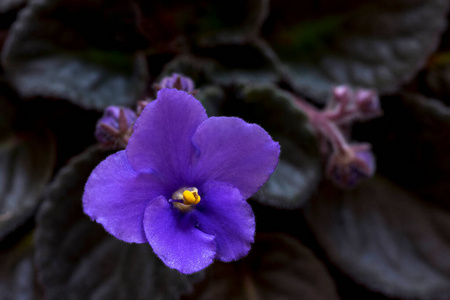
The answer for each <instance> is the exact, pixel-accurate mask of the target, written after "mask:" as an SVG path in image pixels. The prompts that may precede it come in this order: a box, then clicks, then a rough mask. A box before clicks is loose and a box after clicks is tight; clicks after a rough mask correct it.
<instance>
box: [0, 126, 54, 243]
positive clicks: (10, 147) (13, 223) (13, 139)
mask: <svg viewBox="0 0 450 300" xmlns="http://www.w3.org/2000/svg"><path fill="white" fill-rule="evenodd" d="M54 163H55V141H54V138H53V136H52V135H51V134H50V133H49V132H47V131H34V132H31V131H29V132H16V133H13V134H11V135H10V136H9V138H6V139H3V140H2V141H1V143H0V178H1V181H0V240H1V239H3V238H4V237H5V236H6V235H7V234H8V233H10V232H11V231H13V230H14V229H15V228H16V227H17V226H19V225H20V224H22V223H23V222H24V221H25V220H26V219H27V218H29V217H30V216H31V215H32V214H33V213H34V211H35V210H36V207H37V205H38V204H39V202H40V200H41V197H42V192H43V190H44V187H45V185H46V184H47V182H48V181H49V180H50V176H51V175H52V172H53V166H54Z"/></svg>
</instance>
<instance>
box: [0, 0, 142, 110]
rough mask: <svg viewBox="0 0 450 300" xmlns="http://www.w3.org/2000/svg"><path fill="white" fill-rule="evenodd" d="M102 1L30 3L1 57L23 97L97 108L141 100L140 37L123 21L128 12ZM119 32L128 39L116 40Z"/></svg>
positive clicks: (123, 8) (11, 79) (14, 28)
mask: <svg viewBox="0 0 450 300" xmlns="http://www.w3.org/2000/svg"><path fill="white" fill-rule="evenodd" d="M106 2H107V1H96V2H93V1H87V0H85V1H77V2H76V3H74V2H72V1H68V0H64V1H56V0H45V1H38V0H32V1H30V4H29V5H28V6H27V7H26V8H25V9H24V10H23V11H22V12H21V14H20V15H19V17H18V20H17V21H16V22H15V23H14V25H13V27H12V28H11V30H10V32H9V34H8V39H7V41H6V42H5V46H4V51H3V55H2V62H3V67H4V69H5V71H6V75H7V77H8V79H9V80H10V81H11V82H12V84H13V85H14V86H15V88H16V89H17V90H18V91H19V93H20V94H21V95H22V96H24V97H35V96H44V97H51V98H62V99H68V100H70V101H72V102H73V103H75V104H77V105H80V106H83V107H85V108H96V109H102V108H105V107H106V106H108V105H132V104H134V103H135V102H136V101H137V100H139V98H140V97H141V96H142V94H143V92H144V89H145V86H146V81H147V78H146V77H147V69H146V63H145V58H144V56H143V54H141V53H139V51H138V50H139V47H140V46H141V45H140V43H141V42H140V40H139V37H136V36H137V33H136V32H135V31H133V28H132V26H131V25H129V24H126V23H125V20H127V17H130V16H129V15H130V14H131V10H132V8H131V7H130V6H126V5H125V4H124V3H121V4H120V3H119V2H118V3H116V4H114V3H109V4H108V3H106ZM75 4H76V5H75ZM120 5H122V6H120ZM118 6H119V7H118ZM117 11H119V12H117ZM114 16H116V18H117V20H116V19H113V18H114ZM117 16H121V17H122V19H121V18H120V17H117ZM111 23H113V24H114V26H111ZM130 27H131V28H130ZM87 28H91V29H95V30H86V29H87ZM117 31H119V32H117ZM124 33H126V34H125V35H124ZM119 34H122V35H124V36H126V38H129V39H131V40H127V39H126V38H125V40H124V41H122V42H120V41H118V38H117V36H118V35H119ZM119 40H120V39H119ZM136 40H137V41H136Z"/></svg>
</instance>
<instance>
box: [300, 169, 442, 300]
mask: <svg viewBox="0 0 450 300" xmlns="http://www.w3.org/2000/svg"><path fill="white" fill-rule="evenodd" d="M319 191H320V192H319V193H318V195H317V196H316V197H313V199H312V200H311V201H310V202H309V203H310V205H309V206H308V209H307V210H306V212H305V214H306V218H307V221H308V223H309V225H310V226H311V228H312V230H313V232H314V234H315V236H316V238H317V239H318V241H319V243H320V244H321V245H322V247H323V248H324V249H325V251H326V253H327V255H328V256H329V257H330V259H331V260H332V261H333V262H334V263H335V264H336V265H337V266H338V267H339V268H340V269H342V270H343V271H344V272H345V273H348V274H349V275H350V276H351V277H352V278H353V279H354V280H355V281H357V282H359V283H362V284H364V285H366V286H367V287H369V288H371V289H373V290H376V291H379V292H382V293H384V294H386V295H389V296H392V297H399V298H405V299H444V298H446V297H447V298H448V297H449V296H450V259H449V253H450V239H449V237H450V213H449V212H447V211H443V210H440V209H438V208H437V207H434V206H432V205H429V204H427V203H425V202H422V201H420V199H418V198H417V197H415V196H414V195H412V194H410V193H408V192H406V191H405V190H403V189H401V188H399V187H398V186H396V185H394V184H392V183H390V182H389V181H387V180H385V179H383V178H381V177H375V178H374V179H372V180H368V181H366V182H364V183H363V184H361V185H360V186H359V187H358V188H356V189H354V190H352V191H343V190H339V189H338V188H336V187H334V186H332V185H331V184H330V183H324V184H323V185H322V186H321V187H320V189H319Z"/></svg>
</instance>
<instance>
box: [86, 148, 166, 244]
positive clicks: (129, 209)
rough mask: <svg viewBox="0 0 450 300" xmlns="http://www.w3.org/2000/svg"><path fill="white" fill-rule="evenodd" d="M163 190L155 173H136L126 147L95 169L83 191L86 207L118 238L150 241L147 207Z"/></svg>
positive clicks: (139, 241) (90, 214)
mask: <svg viewBox="0 0 450 300" xmlns="http://www.w3.org/2000/svg"><path fill="white" fill-rule="evenodd" d="M161 191H162V187H161V185H160V183H159V182H158V181H157V180H156V179H155V177H154V176H153V175H152V174H150V173H136V171H134V170H133V168H132V167H131V166H130V164H129V163H128V160H127V157H126V154H125V151H119V152H117V153H115V154H113V155H110V156H109V157H107V158H106V159H105V160H104V161H102V162H101V163H100V164H99V165H98V166H97V167H96V168H95V169H94V171H92V173H91V175H90V177H89V179H88V181H87V183H86V186H85V190H84V194H83V209H84V211H85V213H86V214H87V215H88V216H89V217H91V219H93V220H95V221H96V222H98V223H100V224H102V225H103V227H105V229H106V231H108V232H109V233H110V234H112V235H113V236H115V237H116V238H118V239H121V240H123V241H125V242H129V243H146V242H147V239H146V237H145V233H144V229H143V227H142V221H143V218H144V211H145V208H146V207H147V205H148V203H149V202H150V201H151V200H152V199H154V198H155V197H157V196H158V195H160V194H161Z"/></svg>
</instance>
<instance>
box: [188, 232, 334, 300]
mask: <svg viewBox="0 0 450 300" xmlns="http://www.w3.org/2000/svg"><path fill="white" fill-rule="evenodd" d="M206 278H207V279H206V280H205V281H204V282H201V283H200V284H198V285H197V286H196V292H195V293H194V294H193V295H191V297H189V298H187V299H198V300H206V299H217V300H221V299H236V300H244V299H247V300H253V299H260V300H266V299H267V300H271V299H299V297H301V299H303V300H322V299H323V300H334V299H339V297H338V295H337V292H336V288H335V285H334V282H333V281H332V279H331V277H330V275H329V274H328V272H327V270H326V268H325V267H324V266H323V265H322V263H321V262H320V261H319V260H318V259H317V257H315V256H314V254H313V253H312V252H311V251H310V250H309V249H307V248H306V247H305V246H303V245H302V244H300V243H299V242H298V241H296V240H295V239H294V238H292V237H290V236H288V235H285V234H279V233H268V234H259V235H256V239H255V244H254V245H253V247H252V250H251V251H250V254H249V255H248V256H247V257H245V258H243V259H241V260H240V261H237V262H231V263H220V262H216V263H214V264H213V265H212V266H211V267H210V268H208V269H207V272H206Z"/></svg>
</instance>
